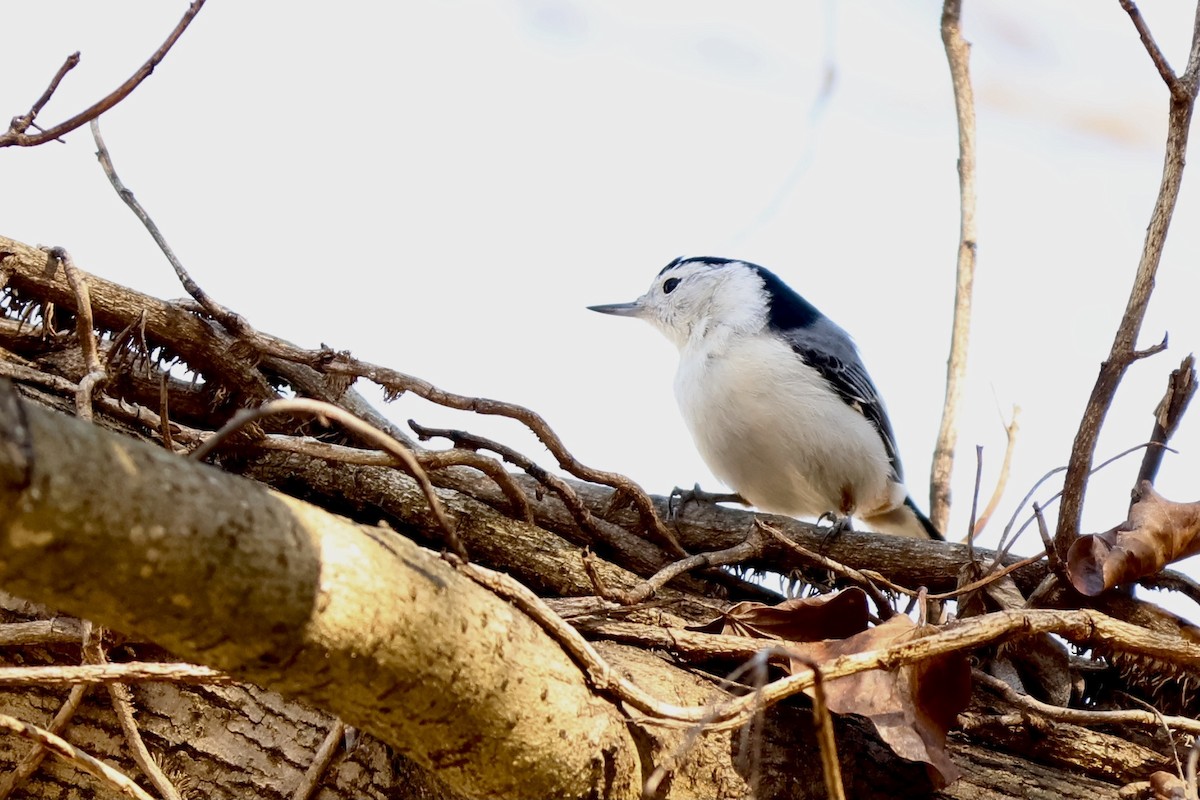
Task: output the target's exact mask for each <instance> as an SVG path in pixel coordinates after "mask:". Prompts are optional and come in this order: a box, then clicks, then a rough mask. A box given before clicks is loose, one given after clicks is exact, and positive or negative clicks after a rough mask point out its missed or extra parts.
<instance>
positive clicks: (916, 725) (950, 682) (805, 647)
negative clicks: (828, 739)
mask: <svg viewBox="0 0 1200 800" xmlns="http://www.w3.org/2000/svg"><path fill="white" fill-rule="evenodd" d="M932 630H933V629H932V628H918V627H917V626H916V625H915V624H914V623H913V621H912V620H910V619H909V618H908V617H906V616H904V615H902V614H898V615H896V616H894V617H892V618H891V619H889V620H888V621H887V622H884V623H883V624H881V625H876V626H875V627H874V628H870V629H869V630H865V631H862V632H861V633H857V634H855V635H853V636H850V637H849V638H846V639H840V640H827V641H822V642H811V643H807V644H797V645H792V646H791V647H790V648H789V649H790V650H792V651H794V652H795V653H796V654H797V655H798V656H800V659H798V660H796V661H794V662H793V669H803V668H805V664H804V660H807V661H810V662H816V663H818V664H819V663H821V662H824V661H826V660H829V659H832V658H837V657H838V656H842V655H848V654H851V653H861V652H865V651H868V650H877V649H880V648H884V647H888V646H889V645H892V644H895V643H897V642H900V641H905V640H910V639H914V638H918V637H921V636H926V635H928V634H929V633H930V632H931V631H932ZM970 696H971V670H970V667H969V666H968V664H967V660H966V658H965V657H964V656H962V655H961V654H957V653H952V654H949V655H947V656H941V657H938V658H934V659H929V660H926V661H922V662H920V663H917V664H910V665H905V666H902V667H900V668H899V669H897V670H892V671H888V670H878V669H877V670H870V671H867V672H860V673H858V674H856V675H848V676H846V677H844V678H837V679H835V680H832V681H829V682H827V683H826V684H825V699H826V702H827V703H828V705H829V710H830V711H832V712H834V713H836V714H858V715H860V716H864V717H866V718H867V719H869V720H870V721H871V722H872V724H874V726H875V729H876V730H877V731H878V732H879V736H880V738H881V739H883V741H884V742H886V743H887V745H888V746H889V747H890V748H891V749H892V750H893V751H894V752H895V753H896V754H897V755H898V756H900V757H901V758H904V759H907V760H909V761H923V762H925V763H926V764H927V765H929V768H930V779H931V780H932V781H933V782H934V783H935V785H937V786H938V787H939V788H940V787H942V786H946V785H948V784H950V783H951V782H952V781H954V780H955V779H956V778H957V777H958V769H957V768H956V767H955V766H954V764H953V762H952V761H951V760H950V756H949V754H947V753H946V749H945V746H946V733H947V731H949V729H950V727H951V726H952V725H953V724H954V722H955V719H956V718H957V716H958V712H959V711H961V710H962V709H963V708H965V707H966V705H967V701H968V700H969V699H970Z"/></svg>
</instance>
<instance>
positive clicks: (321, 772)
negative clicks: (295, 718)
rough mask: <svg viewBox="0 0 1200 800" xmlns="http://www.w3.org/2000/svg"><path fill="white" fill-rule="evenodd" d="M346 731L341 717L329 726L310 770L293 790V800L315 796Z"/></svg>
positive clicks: (305, 799)
mask: <svg viewBox="0 0 1200 800" xmlns="http://www.w3.org/2000/svg"><path fill="white" fill-rule="evenodd" d="M345 733H346V723H344V722H342V721H341V720H340V719H337V720H334V721H333V725H331V726H330V728H329V733H327V734H325V740H324V741H323V742H321V746H320V747H318V748H317V752H316V755H314V756H313V760H312V763H311V764H309V765H308V771H307V772H305V773H304V777H303V778H301V780H300V783H299V785H297V786H296V789H295V790H294V791H293V792H292V798H291V800H308V799H309V798H310V797H312V796H313V794H314V793H315V792H316V791H317V787H318V786H320V784H321V778H323V777H324V776H325V771H326V770H328V769H329V765H330V764H332V763H333V757H334V756H336V755H337V752H338V747H340V746H341V743H342V736H343V735H344V734H345Z"/></svg>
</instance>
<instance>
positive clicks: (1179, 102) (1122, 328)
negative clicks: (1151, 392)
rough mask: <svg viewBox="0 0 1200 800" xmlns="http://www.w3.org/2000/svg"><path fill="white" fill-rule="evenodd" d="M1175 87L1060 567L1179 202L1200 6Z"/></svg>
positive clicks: (1074, 461) (1058, 534) (1057, 541)
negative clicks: (1150, 206) (1150, 205)
mask: <svg viewBox="0 0 1200 800" xmlns="http://www.w3.org/2000/svg"><path fill="white" fill-rule="evenodd" d="M1138 20H1140V15H1139V16H1138V17H1137V18H1136V19H1135V25H1136V24H1137V21H1138ZM1140 32H1141V28H1139V33H1140ZM1147 36H1148V32H1147ZM1143 41H1145V39H1144V40H1143ZM1150 41H1153V40H1152V39H1151V40H1150ZM1155 50H1157V47H1155V48H1154V49H1153V50H1151V57H1152V58H1153V56H1154V51H1155ZM1156 63H1159V64H1160V70H1161V64H1162V63H1165V61H1156ZM1179 82H1180V83H1181V84H1182V86H1181V88H1177V87H1176V86H1175V84H1174V83H1173V82H1172V81H1170V80H1168V81H1167V86H1168V88H1169V89H1170V90H1171V103H1170V108H1169V111H1168V113H1167V143H1166V153H1165V156H1164V159H1163V171H1162V180H1161V182H1160V184H1159V188H1158V197H1157V199H1156V200H1155V201H1154V210H1153V211H1152V212H1151V214H1150V224H1149V226H1148V227H1147V228H1146V240H1145V243H1144V245H1143V246H1142V255H1141V258H1140V260H1139V261H1138V267H1137V273H1136V275H1135V276H1134V279H1133V288H1132V289H1131V290H1130V292H1129V300H1128V302H1127V303H1126V306H1125V313H1124V314H1123V315H1122V317H1121V322H1120V324H1119V325H1118V326H1117V332H1116V335H1115V336H1114V337H1113V344H1112V350H1111V351H1110V352H1109V356H1108V358H1107V359H1106V360H1105V361H1104V363H1103V364H1101V365H1100V373H1099V375H1097V377H1096V384H1095V386H1094V387H1093V388H1092V394H1091V396H1090V397H1089V398H1088V402H1087V407H1086V408H1085V409H1084V411H1083V416H1082V418H1081V420H1080V422H1079V431H1078V432H1077V433H1076V434H1075V441H1074V443H1073V444H1072V446H1071V458H1070V461H1069V462H1068V464H1067V476H1066V478H1065V479H1064V482H1063V500H1062V508H1061V509H1060V510H1059V514H1058V528H1057V530H1056V531H1055V535H1054V547H1055V549H1056V550H1057V551H1058V555H1059V558H1060V559H1061V560H1063V561H1064V562H1065V561H1066V556H1067V550H1068V549H1069V548H1070V547H1071V543H1072V542H1074V541H1075V538H1076V537H1077V536H1078V535H1079V520H1080V517H1081V515H1082V514H1083V499H1084V491H1085V487H1086V484H1087V475H1088V471H1089V470H1090V469H1091V466H1092V458H1093V456H1094V454H1095V451H1096V441H1097V440H1098V439H1099V437H1100V428H1101V427H1102V426H1103V425H1104V417H1105V416H1106V415H1107V414H1108V409H1109V406H1111V405H1112V400H1113V396H1114V395H1115V394H1116V391H1117V386H1118V385H1119V384H1120V382H1121V378H1122V377H1123V376H1124V375H1125V370H1126V369H1128V367H1129V365H1130V364H1132V363H1133V362H1134V361H1136V360H1137V358H1138V356H1139V355H1141V354H1140V353H1138V351H1137V350H1136V345H1137V338H1138V334H1139V333H1140V332H1141V329H1142V321H1143V320H1144V319H1145V317H1146V307H1147V306H1148V305H1149V303H1150V294H1151V292H1153V291H1154V276H1155V274H1156V273H1157V272H1158V265H1159V262H1160V261H1161V260H1162V251H1163V244H1164V243H1165V242H1166V239H1167V230H1168V228H1169V227H1170V225H1171V217H1172V216H1173V215H1174V213H1175V201H1176V200H1177V199H1178V198H1179V187H1180V184H1181V182H1182V180H1183V165H1184V157H1185V155H1186V153H1187V143H1188V133H1189V131H1190V129H1191V123H1192V112H1193V111H1194V110H1195V103H1196V89H1197V84H1198V83H1200V5H1198V6H1197V8H1196V17H1195V20H1194V22H1193V25H1192V44H1191V51H1190V53H1189V55H1188V65H1187V70H1186V72H1185V73H1184V74H1183V76H1182V77H1181V78H1180V81H1179Z"/></svg>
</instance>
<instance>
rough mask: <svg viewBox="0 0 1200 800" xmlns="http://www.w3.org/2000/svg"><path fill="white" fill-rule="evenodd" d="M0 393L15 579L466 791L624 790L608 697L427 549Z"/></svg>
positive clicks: (2, 497) (542, 637) (9, 582)
mask: <svg viewBox="0 0 1200 800" xmlns="http://www.w3.org/2000/svg"><path fill="white" fill-rule="evenodd" d="M8 391H10V392H11V391H12V389H11V387H8ZM0 408H2V409H4V410H7V411H10V412H15V413H13V414H11V415H3V414H0V431H2V432H3V434H2V435H3V438H4V439H5V441H7V442H15V443H17V444H18V445H19V447H20V449H21V450H22V451H25V454H26V455H27V459H28V460H27V469H26V470H24V476H21V474H20V473H21V472H22V470H20V469H19V466H20V465H19V464H14V463H13V462H12V461H9V462H7V463H5V464H4V467H3V468H2V471H3V473H4V474H5V475H7V476H9V480H7V481H5V482H4V483H3V484H0V507H4V508H8V509H11V510H13V511H15V512H16V513H10V514H8V515H6V518H5V519H4V520H3V522H2V523H0V581H3V582H4V585H6V586H8V587H9V588H10V589H11V590H13V591H15V592H17V593H18V594H21V595H23V596H25V597H31V598H34V599H36V600H38V601H40V602H45V603H47V604H50V605H52V606H54V607H56V608H60V609H63V610H66V611H69V612H72V613H74V614H77V615H79V616H83V617H88V618H90V619H93V620H95V621H98V622H101V623H103V624H105V625H108V626H111V627H114V628H116V629H118V630H122V631H130V632H134V633H138V634H142V635H145V636H147V637H148V638H151V639H153V640H154V641H156V642H157V643H159V644H162V645H163V646H165V647H167V648H168V649H170V650H171V651H172V652H174V653H176V654H178V655H181V656H184V657H186V658H190V659H193V660H195V661H200V662H203V663H206V664H209V665H212V666H216V667H219V668H222V669H226V670H228V671H230V672H233V673H236V674H239V675H242V676H244V677H247V678H250V679H252V680H254V681H255V682H257V683H260V684H262V685H264V686H270V687H274V688H278V689H279V690H281V691H283V692H284V693H286V694H290V695H292V696H297V697H304V698H306V699H308V700H310V701H311V702H314V703H316V704H318V705H320V706H322V707H324V708H328V709H330V710H331V711H334V712H335V713H338V714H339V715H340V716H341V717H343V718H344V719H346V720H347V721H348V722H351V723H352V724H356V725H360V726H362V727H364V728H366V729H368V730H370V731H372V732H373V733H375V734H376V735H379V736H381V737H383V738H385V739H386V740H387V741H388V742H389V743H391V744H393V745H396V746H398V747H400V748H401V749H402V750H404V751H405V752H407V753H409V754H411V755H413V756H414V757H415V758H417V759H418V760H419V761H421V762H422V763H423V764H424V765H426V766H428V767H430V768H435V769H436V770H437V771H438V773H439V774H440V775H441V776H442V777H443V779H444V780H445V781H446V782H447V783H449V784H450V785H452V786H454V787H457V788H459V789H461V790H463V791H464V792H466V793H468V794H476V795H481V796H482V795H490V796H494V797H505V796H508V797H524V796H527V795H528V794H529V793H533V794H534V795H536V796H546V797H551V796H559V797H584V796H587V795H588V794H589V793H590V792H591V791H592V789H593V787H596V786H603V787H605V791H604V796H606V797H630V796H633V794H634V793H635V789H634V788H633V787H635V786H636V785H637V781H636V780H635V777H636V776H635V772H636V770H635V767H634V761H633V758H632V748H631V747H630V743H629V742H628V741H627V739H626V736H627V734H626V732H625V729H624V721H623V719H622V718H621V717H620V716H619V715H618V713H617V711H616V709H615V708H614V707H613V706H612V705H611V704H610V703H608V702H606V701H604V700H601V699H599V698H597V697H596V696H595V695H594V694H593V693H592V691H591V690H590V689H589V687H588V686H587V685H586V683H585V682H584V680H583V676H582V675H581V674H580V671H579V669H578V668H577V667H576V665H575V664H573V663H572V662H571V661H570V660H569V659H568V658H567V657H566V655H565V654H564V653H563V652H562V650H561V648H560V647H558V646H557V645H556V644H555V643H554V642H552V641H551V640H550V638H549V637H548V636H547V635H546V634H545V632H544V631H542V630H541V628H539V627H538V626H537V625H536V624H534V623H533V622H532V621H531V620H529V619H528V618H526V617H524V616H523V615H521V614H519V613H518V612H517V611H516V610H515V609H513V608H512V607H510V606H509V605H507V604H506V603H504V602H503V601H501V600H500V599H498V598H497V597H495V596H494V595H492V594H491V593H489V592H487V591H486V590H484V589H483V588H481V587H480V586H478V585H476V584H474V583H473V582H471V581H470V580H469V579H467V578H466V577H464V576H463V575H460V574H457V573H455V572H454V570H453V569H452V568H451V567H450V566H449V565H447V564H446V563H445V562H444V561H442V560H441V559H439V558H438V557H437V556H436V555H434V554H432V553H430V552H428V551H424V550H421V549H420V548H418V547H417V546H416V545H414V544H413V543H412V542H410V541H409V540H407V539H405V538H403V537H400V536H390V537H387V538H386V539H385V538H383V537H382V536H380V535H379V534H378V533H376V534H374V535H373V534H372V532H370V531H368V530H365V529H362V528H360V527H359V526H357V525H354V524H351V523H348V522H346V521H345V520H342V519H340V518H338V517H334V516H333V515H330V514H328V513H327V512H324V511H322V510H320V509H318V508H316V507H314V506H311V505H308V504H305V503H301V502H299V501H296V500H294V499H292V498H290V497H287V496H286V495H280V494H276V493H273V492H269V491H265V490H263V489H262V488H260V487H258V486H256V485H254V484H253V483H251V482H249V481H245V480H242V479H239V478H236V477H233V476H230V475H227V474H225V473H222V472H220V471H218V470H216V469H214V468H212V467H208V466H205V465H201V464H196V463H195V462H192V461H188V460H185V459H181V458H179V457H178V456H175V455H172V454H170V453H167V452H166V451H165V450H163V449H161V448H154V447H152V446H150V445H146V444H141V443H139V442H134V441H130V440H122V439H118V438H116V437H114V436H113V435H112V434H110V433H108V432H106V431H103V430H101V429H100V428H97V427H95V426H92V425H88V424H86V423H82V422H79V421H77V420H73V419H66V418H63V417H60V416H59V415H57V414H55V413H54V412H51V411H47V410H45V409H41V408H39V407H37V406H34V405H32V404H29V403H27V402H25V401H17V402H16V403H13V402H0ZM114 485H115V486H117V487H119V491H117V492H113V491H112V488H113V486H114ZM214 620H221V621H222V622H221V624H220V625H217V626H214V625H213V621H214ZM466 709H470V713H469V714H467V713H464V711H465V710H466ZM568 741H569V742H571V743H572V746H570V747H567V746H564V745H563V744H562V743H563V742H568ZM551 751H557V752H558V753H559V756H558V757H551V758H546V757H545V756H546V755H548V754H549V753H550V752H551ZM531 756H532V757H531Z"/></svg>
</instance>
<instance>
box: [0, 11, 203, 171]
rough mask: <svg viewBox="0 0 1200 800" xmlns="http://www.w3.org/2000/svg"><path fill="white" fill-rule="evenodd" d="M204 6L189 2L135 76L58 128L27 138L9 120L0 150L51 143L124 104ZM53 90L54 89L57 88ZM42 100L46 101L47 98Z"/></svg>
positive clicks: (1, 139)
mask: <svg viewBox="0 0 1200 800" xmlns="http://www.w3.org/2000/svg"><path fill="white" fill-rule="evenodd" d="M204 2H205V0H192V3H191V5H189V6H188V9H187V11H185V12H184V14H183V18H182V19H181V20H179V24H178V25H176V26H175V30H173V31H171V35H170V36H168V37H167V40H166V41H165V42H163V43H162V45H160V46H159V48H158V50H156V51H154V55H152V56H150V58H149V59H148V60H147V61H146V63H144V64H142V66H140V67H138V70H137V72H135V73H133V75H131V76H130V77H129V79H128V80H127V81H125V82H124V83H122V84H121V85H120V86H118V87H117V88H116V89H114V90H113V91H112V92H110V93H109V94H107V95H106V96H104V97H103V98H101V99H100V100H99V101H98V102H96V103H94V104H92V105H91V106H89V107H87V108H85V109H84V110H83V111H80V112H79V113H78V114H76V115H75V116H73V117H71V118H70V119H68V120H67V121H65V122H60V123H59V124H58V125H55V126H54V127H52V128H47V129H46V130H44V131H41V132H40V133H36V134H28V133H26V132H25V131H24V130H18V129H17V128H18V127H19V126H18V125H17V124H16V123H18V122H20V121H22V120H23V119H24V118H23V117H19V118H17V119H16V120H13V122H14V125H12V126H10V127H9V129H8V130H7V131H6V132H4V133H3V134H0V147H12V146H13V145H16V146H17V147H34V146H36V145H39V144H45V143H46V142H50V141H53V140H55V139H57V138H58V137H60V136H62V135H63V134H65V133H70V132H71V131H73V130H75V129H76V128H78V127H79V126H81V125H83V124H85V123H88V122H91V121H92V120H94V119H95V118H96V117H98V116H100V115H101V114H103V113H104V112H105V111H108V110H109V109H110V108H112V107H113V106H115V105H116V104H117V103H119V102H121V101H122V100H124V99H125V98H126V97H128V96H129V94H130V92H132V91H133V90H134V89H136V88H137V87H138V84H140V83H141V82H142V81H144V80H145V79H146V78H148V77H150V73H152V72H154V68H155V67H157V66H158V64H159V62H161V61H162V60H163V59H164V58H166V56H167V53H169V52H170V51H171V48H172V47H174V46H175V42H177V41H179V37H180V36H182V35H183V32H184V31H185V30H187V27H188V25H191V24H192V20H193V19H195V18H196V15H197V14H198V13H200V9H201V8H203V7H204ZM64 74H65V73H64ZM54 88H57V86H55V87H54ZM45 99H47V100H48V99H49V98H45ZM31 121H32V120H31ZM26 127H28V126H26Z"/></svg>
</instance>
